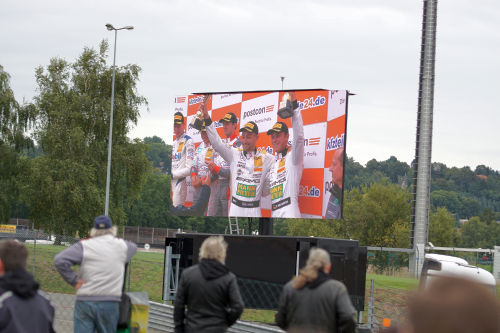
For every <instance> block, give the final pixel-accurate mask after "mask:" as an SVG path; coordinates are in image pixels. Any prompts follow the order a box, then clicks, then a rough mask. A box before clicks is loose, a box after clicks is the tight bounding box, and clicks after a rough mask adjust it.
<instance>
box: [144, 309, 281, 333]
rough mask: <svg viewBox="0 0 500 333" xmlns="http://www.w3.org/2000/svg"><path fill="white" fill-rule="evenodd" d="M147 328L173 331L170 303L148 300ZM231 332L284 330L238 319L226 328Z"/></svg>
mask: <svg viewBox="0 0 500 333" xmlns="http://www.w3.org/2000/svg"><path fill="white" fill-rule="evenodd" d="M148 328H153V329H155V330H159V331H164V332H173V331H174V307H173V306H171V305H165V304H161V303H156V302H149V320H148ZM227 331H228V332H231V333H237V332H244V333H257V332H264V333H266V332H269V333H278V332H284V331H282V330H281V329H279V328H277V327H274V326H270V325H264V324H256V323H250V322H246V321H242V320H238V321H237V322H236V323H235V324H234V325H233V326H231V327H230V328H229V329H228V330H227Z"/></svg>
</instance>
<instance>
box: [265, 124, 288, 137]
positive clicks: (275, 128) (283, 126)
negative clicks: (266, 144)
mask: <svg viewBox="0 0 500 333" xmlns="http://www.w3.org/2000/svg"><path fill="white" fill-rule="evenodd" d="M281 132H283V133H288V126H286V124H285V123H284V122H281V121H278V122H277V123H276V124H274V125H273V127H272V128H271V129H270V130H268V131H267V135H271V134H273V133H281Z"/></svg>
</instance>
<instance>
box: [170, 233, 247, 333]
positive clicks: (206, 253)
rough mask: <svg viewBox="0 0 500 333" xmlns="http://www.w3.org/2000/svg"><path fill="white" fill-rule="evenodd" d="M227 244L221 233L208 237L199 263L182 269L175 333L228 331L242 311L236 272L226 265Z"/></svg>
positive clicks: (176, 304)
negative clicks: (230, 270) (232, 271)
mask: <svg viewBox="0 0 500 333" xmlns="http://www.w3.org/2000/svg"><path fill="white" fill-rule="evenodd" d="M226 248H227V243H226V242H225V241H224V239H223V238H222V236H211V237H208V238H207V239H205V241H204V242H203V244H202V245H201V248H200V263H199V264H198V265H194V266H191V267H189V268H187V269H185V270H184V271H183V272H182V276H181V279H180V281H179V286H178V288H177V295H176V297H175V304H174V324H175V332H176V333H184V332H186V333H191V332H205V333H215V332H226V330H227V328H228V327H229V326H231V325H232V324H234V323H235V322H236V320H238V318H239V317H240V315H241V313H242V312H243V300H242V299H241V295H240V291H239V289H238V284H237V282H236V276H235V275H234V274H233V273H231V272H229V269H228V268H227V267H226V266H225V265H224V261H225V258H226ZM186 307H187V311H186V309H185V308H186Z"/></svg>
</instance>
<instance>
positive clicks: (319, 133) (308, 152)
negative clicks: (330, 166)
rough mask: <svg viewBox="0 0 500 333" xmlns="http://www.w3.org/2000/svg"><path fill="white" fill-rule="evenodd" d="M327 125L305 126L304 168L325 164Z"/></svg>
mask: <svg viewBox="0 0 500 333" xmlns="http://www.w3.org/2000/svg"><path fill="white" fill-rule="evenodd" d="M325 138H326V123H324V122H323V123H319V124H311V125H307V126H304V168H317V167H318V166H320V165H323V164H324V163H325Z"/></svg>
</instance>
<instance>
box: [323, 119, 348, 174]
mask: <svg viewBox="0 0 500 333" xmlns="http://www.w3.org/2000/svg"><path fill="white" fill-rule="evenodd" d="M326 126H327V128H326V144H325V146H326V150H325V168H328V167H329V166H330V164H331V162H332V158H333V154H334V153H335V151H336V150H337V149H339V148H342V147H344V142H345V115H344V116H341V117H338V118H335V119H333V120H330V121H329V122H328V123H327V125H326Z"/></svg>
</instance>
